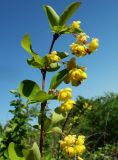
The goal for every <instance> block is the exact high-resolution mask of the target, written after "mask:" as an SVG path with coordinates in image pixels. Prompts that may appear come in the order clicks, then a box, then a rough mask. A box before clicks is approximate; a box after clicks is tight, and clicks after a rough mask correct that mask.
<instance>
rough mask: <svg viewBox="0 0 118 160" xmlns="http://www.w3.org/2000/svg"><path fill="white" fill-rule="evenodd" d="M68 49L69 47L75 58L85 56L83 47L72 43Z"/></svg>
mask: <svg viewBox="0 0 118 160" xmlns="http://www.w3.org/2000/svg"><path fill="white" fill-rule="evenodd" d="M70 47H71V52H72V53H73V54H75V55H76V56H77V57H82V56H85V55H86V49H85V46H84V45H81V44H77V43H72V44H71V45H70Z"/></svg>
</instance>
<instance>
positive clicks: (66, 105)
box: [60, 99, 75, 111]
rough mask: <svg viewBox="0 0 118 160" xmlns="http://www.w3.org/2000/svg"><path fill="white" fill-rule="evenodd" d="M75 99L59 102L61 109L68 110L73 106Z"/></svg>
mask: <svg viewBox="0 0 118 160" xmlns="http://www.w3.org/2000/svg"><path fill="white" fill-rule="evenodd" d="M74 104H75V101H74V100H70V99H69V100H67V101H65V102H64V103H62V104H61V106H60V107H61V110H63V111H69V110H71V109H72V108H73V107H74Z"/></svg>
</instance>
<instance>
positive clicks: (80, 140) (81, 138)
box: [76, 135, 85, 145]
mask: <svg viewBox="0 0 118 160" xmlns="http://www.w3.org/2000/svg"><path fill="white" fill-rule="evenodd" d="M84 142H85V136H83V135H80V136H78V139H77V141H76V144H77V145H83V144H84Z"/></svg>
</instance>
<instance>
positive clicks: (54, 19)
mask: <svg viewBox="0 0 118 160" xmlns="http://www.w3.org/2000/svg"><path fill="white" fill-rule="evenodd" d="M44 11H45V13H46V15H47V17H48V21H49V24H50V27H51V28H53V27H54V26H58V24H59V16H58V14H57V13H56V12H55V10H54V9H53V8H52V7H51V6H48V5H45V6H44Z"/></svg>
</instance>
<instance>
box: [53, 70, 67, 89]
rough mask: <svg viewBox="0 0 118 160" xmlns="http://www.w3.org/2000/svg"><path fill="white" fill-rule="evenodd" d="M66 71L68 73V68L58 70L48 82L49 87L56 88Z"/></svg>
mask: <svg viewBox="0 0 118 160" xmlns="http://www.w3.org/2000/svg"><path fill="white" fill-rule="evenodd" d="M67 73H68V70H67V69H64V70H61V71H60V72H58V73H57V74H56V75H54V76H53V77H52V80H51V83H50V89H55V88H57V87H58V86H59V85H60V83H61V82H62V81H63V80H64V78H65V76H66V75H67Z"/></svg>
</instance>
